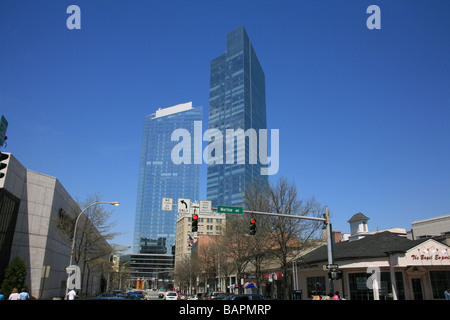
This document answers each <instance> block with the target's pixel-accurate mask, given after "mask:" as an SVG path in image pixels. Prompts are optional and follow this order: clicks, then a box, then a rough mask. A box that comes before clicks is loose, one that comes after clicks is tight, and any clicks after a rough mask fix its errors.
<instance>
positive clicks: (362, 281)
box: [348, 272, 405, 300]
mask: <svg viewBox="0 0 450 320" xmlns="http://www.w3.org/2000/svg"><path fill="white" fill-rule="evenodd" d="M370 276H371V274H369V273H365V272H361V273H349V275H348V279H349V284H350V299H351V300H373V290H372V289H369V288H368V287H367V279H368V278H369V277H370ZM395 282H396V286H397V299H398V300H404V299H405V289H404V285H403V274H402V273H401V272H395ZM378 287H379V289H378V293H379V297H380V300H392V299H393V293H392V282H391V274H390V273H389V272H381V275H380V283H379V284H378Z"/></svg>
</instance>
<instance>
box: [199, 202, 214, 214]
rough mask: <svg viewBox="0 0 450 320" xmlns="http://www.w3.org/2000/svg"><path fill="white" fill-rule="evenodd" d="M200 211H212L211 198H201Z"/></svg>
mask: <svg viewBox="0 0 450 320" xmlns="http://www.w3.org/2000/svg"><path fill="white" fill-rule="evenodd" d="M200 213H203V214H208V213H211V201H210V200H200Z"/></svg>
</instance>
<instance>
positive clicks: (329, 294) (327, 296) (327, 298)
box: [322, 292, 333, 300]
mask: <svg viewBox="0 0 450 320" xmlns="http://www.w3.org/2000/svg"><path fill="white" fill-rule="evenodd" d="M332 298H333V292H330V293H328V294H327V295H326V296H325V297H324V298H323V299H322V300H332Z"/></svg>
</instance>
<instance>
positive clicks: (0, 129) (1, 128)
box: [0, 116, 8, 146]
mask: <svg viewBox="0 0 450 320" xmlns="http://www.w3.org/2000/svg"><path fill="white" fill-rule="evenodd" d="M7 127H8V121H6V119H5V117H4V116H2V119H1V120H0V146H2V145H3V142H4V141H5V137H6V128H7Z"/></svg>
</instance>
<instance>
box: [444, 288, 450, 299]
mask: <svg viewBox="0 0 450 320" xmlns="http://www.w3.org/2000/svg"><path fill="white" fill-rule="evenodd" d="M444 295H445V300H450V289H446V290H445V291H444Z"/></svg>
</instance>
